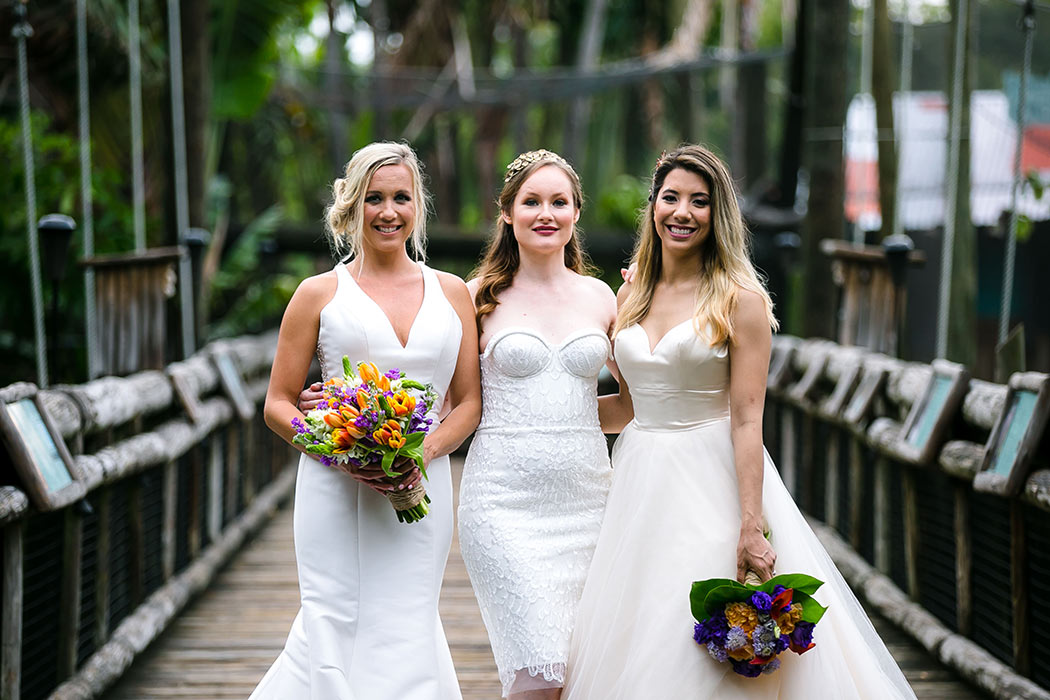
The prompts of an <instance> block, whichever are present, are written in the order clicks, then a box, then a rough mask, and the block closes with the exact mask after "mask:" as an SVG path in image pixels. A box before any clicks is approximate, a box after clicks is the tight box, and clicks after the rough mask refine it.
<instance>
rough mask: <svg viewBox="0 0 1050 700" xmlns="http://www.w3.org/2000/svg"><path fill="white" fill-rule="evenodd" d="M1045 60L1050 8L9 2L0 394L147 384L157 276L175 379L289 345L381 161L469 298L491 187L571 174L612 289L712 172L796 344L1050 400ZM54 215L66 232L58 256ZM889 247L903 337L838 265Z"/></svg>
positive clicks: (978, 2) (990, 2) (315, 0)
mask: <svg viewBox="0 0 1050 700" xmlns="http://www.w3.org/2000/svg"><path fill="white" fill-rule="evenodd" d="M1048 37H1050V3H1047V2H1046V0H1038V1H1036V2H1029V3H1027V4H1026V3H1024V2H1020V1H1019V0H955V1H954V2H941V1H934V2H928V1H926V0H903V1H901V0H872V1H871V2H870V3H866V2H864V0H854V2H846V0H671V1H668V2H647V1H645V0H496V1H493V2H480V1H470V0H466V1H462V2H457V1H455V0H422V1H421V2H404V1H399V0H370V1H368V0H359V1H356V2H349V1H344V0H327V1H324V2H322V1H319V0H302V1H296V0H255V1H254V2H251V3H246V2H216V1H212V0H182V2H160V0H90V1H85V0H80V1H79V2H77V1H75V0H49V1H47V2H42V1H39V2H35V1H32V0H30V1H29V2H20V1H17V0H16V1H14V2H12V1H11V0H5V1H4V2H3V3H2V4H0V162H2V163H3V167H2V171H0V172H2V174H0V198H2V201H3V202H4V206H3V208H2V211H3V213H2V215H0V234H2V235H0V276H2V278H3V286H2V290H3V291H2V293H0V385H4V384H7V383H9V382H12V381H16V380H20V379H28V378H31V377H37V382H38V384H41V385H46V384H47V380H48V379H49V380H50V381H52V382H56V381H63V382H80V381H84V380H86V379H89V378H94V377H96V376H99V375H101V374H104V373H117V374H121V373H124V374H126V373H128V372H130V371H134V370H135V369H140V368H142V367H144V366H147V365H149V364H150V363H148V362H145V363H144V361H143V360H141V359H140V360H138V361H134V362H133V361H131V360H129V361H127V362H125V363H124V364H123V365H122V364H121V362H120V361H118V360H114V359H107V358H106V356H107V353H109V354H112V353H113V352H115V350H113V347H112V346H113V345H114V344H115V342H116V341H114V340H112V338H116V337H118V336H115V335H112V334H111V335H112V337H111V340H110V341H107V340H106V337H105V336H106V334H107V333H110V331H109V329H108V326H107V324H112V323H115V321H113V320H107V319H112V318H115V317H113V316H112V313H113V308H112V307H113V305H114V304H116V305H117V306H119V305H120V300H122V299H123V300H127V299H130V298H132V297H135V296H136V294H135V293H133V292H131V291H129V290H130V289H132V287H128V286H127V285H129V284H130V285H132V286H133V285H134V284H138V283H135V282H129V281H128V280H130V279H137V278H134V274H139V273H138V272H134V271H135V270H139V271H141V270H144V269H146V268H150V269H154V268H156V267H157V265H162V266H163V274H162V278H163V279H162V281H161V282H159V283H158V284H160V286H161V287H162V288H163V289H162V291H163V292H164V295H165V296H164V298H165V299H166V301H159V302H157V301H155V302H152V303H157V304H159V306H158V307H157V308H158V309H160V310H161V311H165V313H163V314H161V316H160V318H162V319H163V321H162V322H163V325H164V328H163V329H160V330H158V332H161V331H163V333H162V335H163V337H164V339H165V340H164V342H163V343H162V352H163V357H162V358H160V361H159V362H154V363H153V364H155V365H156V366H158V367H160V366H163V365H164V362H166V361H171V360H174V359H179V358H180V357H183V356H187V355H188V354H191V353H192V351H193V350H194V349H196V348H197V347H200V346H201V345H203V344H204V343H205V342H207V341H208V340H211V339H214V338H218V337H224V336H231V335H237V334H240V333H244V332H256V331H260V330H264V329H267V328H272V327H275V325H276V324H277V323H278V321H279V317H280V313H281V311H282V310H283V307H284V305H285V304H286V303H287V301H288V299H289V297H290V295H291V293H292V292H293V291H294V289H295V287H296V285H297V283H298V282H299V280H301V279H302V278H303V277H304V276H307V275H309V274H313V273H315V272H317V271H320V270H323V269H327V268H329V267H330V266H331V264H332V258H331V257H330V255H329V253H328V249H327V244H326V243H325V241H324V237H323V227H322V213H323V210H324V207H325V204H326V202H327V201H328V198H329V195H330V184H331V182H332V180H333V179H334V178H336V177H338V176H339V175H340V174H341V170H342V167H343V165H344V164H345V163H346V161H347V160H348V159H349V156H350V154H351V153H352V152H353V151H354V150H355V149H356V148H358V147H360V146H362V145H364V144H366V143H368V142H370V141H374V140H379V139H396V140H408V141H409V142H410V143H411V144H412V145H413V146H414V147H415V148H416V150H417V151H418V152H419V154H420V156H421V158H422V160H423V162H424V164H425V167H426V171H427V175H428V179H429V187H430V189H431V191H432V193H433V195H434V202H435V215H434V217H433V220H432V227H431V231H432V241H431V246H430V257H431V264H432V265H433V266H435V267H438V268H442V269H447V270H450V271H453V272H455V273H457V274H460V275H463V276H466V275H469V273H470V271H471V269H472V268H473V266H474V264H475V261H476V259H477V256H478V253H479V252H480V249H481V245H482V244H483V241H484V238H485V236H486V235H487V232H488V230H489V228H490V226H491V222H492V220H493V217H494V214H495V206H494V200H495V197H496V195H497V193H498V188H499V185H500V184H501V183H502V172H503V169H504V168H505V166H506V164H507V163H508V162H510V161H511V160H512V159H513V158H514V156H515V155H516V154H517V153H519V152H521V151H524V150H528V149H533V148H540V147H543V148H548V149H552V150H556V151H558V152H559V153H561V154H563V155H564V156H565V157H566V158H568V159H569V160H570V161H571V162H573V163H574V164H575V166H576V167H577V169H578V171H579V172H580V175H581V177H582V180H583V184H584V189H585V195H586V205H585V209H584V212H583V217H582V219H581V223H582V226H583V230H584V232H585V236H586V244H587V247H588V249H589V251H590V253H591V256H592V258H593V259H594V261H595V263H596V264H597V265H598V267H599V268H600V269H601V271H602V275H603V276H604V277H605V279H607V280H608V281H609V282H610V283H612V284H613V285H614V287H615V286H616V285H617V283H618V280H619V269H620V267H621V266H623V265H624V264H625V262H626V260H627V258H628V256H629V254H630V250H631V246H632V236H633V231H634V226H635V222H636V216H637V213H638V210H639V208H640V206H641V205H642V204H643V203H644V200H645V196H646V193H647V181H648V176H649V174H650V172H651V169H652V167H653V164H654V162H655V160H656V158H657V157H658V156H659V154H660V152H661V151H663V150H665V149H669V148H672V147H674V146H675V145H677V144H678V143H680V142H683V141H694V142H700V143H703V144H705V145H708V146H710V147H711V148H713V149H714V150H715V151H717V152H718V153H720V154H722V155H723V156H724V157H725V159H726V160H727V161H728V162H729V163H730V165H731V167H732V169H733V172H734V175H735V177H736V178H737V182H738V185H739V190H740V193H741V196H742V201H743V203H744V209H745V212H746V215H747V217H748V221H749V224H750V226H751V228H752V230H753V231H754V255H755V260H756V263H757V264H758V266H759V267H760V268H761V269H762V271H763V272H764V273H765V275H766V276H767V278H768V281H769V285H770V288H771V290H772V291H773V293H774V301H775V303H776V305H777V313H778V316H780V318H781V320H782V324H783V330H784V331H786V332H789V333H792V334H794V335H799V336H806V337H812V336H823V337H830V338H837V339H839V340H840V342H842V341H848V342H854V343H857V344H861V345H867V346H868V347H873V348H875V349H881V350H883V351H888V352H891V353H893V354H897V355H900V356H902V357H904V358H906V359H913V360H918V361H924V362H925V361H929V360H931V359H933V358H934V357H948V358H950V359H953V360H956V361H958V362H962V363H963V364H966V365H968V366H970V367H971V368H973V370H974V373H975V374H976V375H977V376H982V377H987V378H992V377H993V376H995V375H996V374H999V375H1000V376H1006V374H1008V371H1007V370H1012V369H1022V368H1027V369H1037V370H1042V371H1047V370H1050V314H1048V313H1047V312H1046V310H1045V308H1044V307H1043V303H1044V302H1043V297H1044V296H1045V293H1044V292H1040V291H1039V290H1038V289H1037V287H1036V285H1037V283H1038V279H1039V278H1040V274H1041V272H1042V270H1043V269H1044V268H1045V267H1046V266H1047V263H1048V262H1050V224H1048V223H1047V220H1048V218H1050V194H1046V193H1044V188H1045V187H1046V185H1047V184H1048V183H1050V41H1048V40H1047V38H1048ZM20 51H22V52H23V54H24V55H23V60H22V61H21V62H20V60H19V53H20ZM20 73H24V75H20ZM1022 101H1024V102H1025V104H1026V109H1025V110H1024V113H1023V114H1021V113H1020V111H1019V107H1020V103H1021V102H1022ZM26 125H29V126H30V131H31V144H30V147H29V148H28V149H27V148H26V145H25V144H26V141H25V139H24V138H23V134H24V133H25V132H26V128H25V127H26ZM1019 145H1020V151H1019V150H1018V146H1019ZM27 154H28V155H27ZM1018 155H1019V156H1020V157H1019V158H1018V157H1017V156H1018ZM30 156H31V157H30ZM27 167H28V168H29V170H30V171H31V175H32V176H31V177H30V178H27ZM29 185H32V187H31V188H30V187H29ZM30 189H32V192H30ZM27 208H31V209H32V211H29V212H28V213H27ZM50 213H58V214H65V215H68V216H70V217H72V218H73V219H74V221H73V222H66V223H65V224H63V225H62V226H58V227H57V228H58V229H63V227H64V229H68V230H71V231H72V242H71V244H70V245H69V247H68V248H66V249H62V246H63V245H65V244H64V242H62V239H61V236H59V238H57V239H51V238H49V237H48V236H49V235H51V233H49V232H51V231H52V229H55V226H54V225H52V226H51V227H49V226H47V225H41V226H38V225H37V224H38V222H39V218H40V217H42V216H44V215H45V214H50ZM884 214H885V215H884ZM61 232H62V231H61V230H60V231H59V233H61ZM67 233H68V232H67ZM894 233H897V234H906V235H907V236H908V237H909V238H910V241H911V244H912V245H913V246H914V248H915V250H916V251H919V253H921V255H916V254H915V253H912V265H910V266H908V265H905V266H904V270H903V272H902V274H903V277H902V278H901V280H900V284H899V285H897V287H895V288H894V289H896V288H898V287H899V288H900V289H901V290H904V289H906V290H907V295H906V301H905V296H904V295H903V294H900V295H899V296H894V300H895V302H894V309H895V310H896V311H899V313H897V314H896V315H895V316H893V318H892V319H891V322H889V325H886V323H882V322H880V323H876V322H875V321H874V320H872V319H871V318H868V317H867V316H865V314H866V313H867V314H869V315H871V314H874V313H875V312H874V311H872V310H870V309H869V310H868V311H865V309H867V307H866V306H865V305H864V304H861V307H858V308H860V311H859V312H858V311H857V308H853V307H851V306H850V304H851V303H852V302H850V301H849V297H850V294H851V292H850V290H851V285H856V284H860V285H865V284H868V283H869V282H870V279H869V278H870V271H869V273H867V274H868V277H864V275H865V273H863V270H862V271H861V272H860V273H857V271H856V270H854V267H855V266H851V265H852V263H851V261H852V260H853V258H851V257H849V255H850V254H849V253H848V252H847V253H843V252H842V250H845V249H846V248H850V249H852V246H853V245H854V244H868V245H869V246H871V247H870V248H867V249H863V250H867V251H869V252H871V253H872V254H873V255H881V254H882V252H881V251H882V250H883V246H882V245H881V244H882V242H883V241H884V240H886V239H887V237H889V236H891V235H892V234H894ZM34 237H35V238H36V240H37V241H38V242H36V243H34V242H33V241H34ZM825 240H830V241H840V242H841V243H842V244H843V246H840V248H841V249H840V248H835V246H833V245H829V244H825V246H824V249H822V248H821V241H825ZM894 240H897V239H894ZM1011 240H1012V241H1015V245H1016V248H1015V250H1014V251H1013V252H1011V251H1009V250H1008V248H1009V247H1010V246H1008V245H1007V242H1008V241H1011ZM56 241H57V242H56ZM35 247H39V250H38V251H37V252H36V253H34V250H33V249H34V248H35ZM856 250H861V249H859V248H858V249H856ZM836 251H837V252H836ZM844 255H845V256H846V257H843V256H844ZM151 256H152V257H151ZM165 256H168V257H165ZM34 259H36V262H34ZM151 265H152V266H153V267H152V268H151V267H150V266H151ZM117 268H119V269H122V270H125V272H126V274H125V275H124V277H120V279H123V280H124V281H123V282H119V281H114V280H115V279H116V278H115V277H114V274H115V273H114V272H113V270H114V269H117ZM851 271H852V272H851ZM854 273H856V274H859V275H860V278H858V279H859V281H857V280H854V279H853V277H852V276H851V275H854ZM122 274H123V273H122ZM143 274H145V273H143ZM129 275H130V277H129ZM110 278H113V279H110ZM106 280H109V281H106ZM180 280H187V283H186V284H178V283H177V282H178V281H180ZM1004 282H1005V284H1004ZM121 284H124V285H125V286H124V287H121V286H120V285H121ZM106 285H109V286H108V287H107V286H106ZM37 289H39V291H35V290H37ZM136 289H137V288H136ZM887 289H889V288H887ZM107 290H108V291H107ZM889 291H890V293H892V292H893V289H889ZM869 292H872V290H871V289H868V290H867V291H865V292H864V294H866V295H868V296H870V294H869ZM107 294H108V295H109V301H108V302H107V301H106V295H107ZM862 296H863V295H862ZM876 296H877V294H876ZM865 298H867V297H865ZM898 299H899V300H900V303H899V304H897V302H896V300H898ZM31 300H32V303H30V301H31ZM865 303H867V302H865ZM854 306H855V305H854ZM851 308H852V309H853V310H852V311H851ZM858 313H859V316H858ZM107 314H110V315H109V316H107ZM851 314H853V315H852V316H851ZM1004 318H1005V321H1004ZM880 324H881V325H880ZM869 326H870V327H869ZM40 328H43V329H45V330H44V332H43V333H41V331H40ZM90 328H97V329H99V330H98V333H99V334H101V335H102V336H103V337H102V338H101V339H100V340H98V341H97V342H94V345H98V346H99V347H93V342H91V336H92V333H91V332H90V331H89V329H90ZM880 329H882V330H880ZM886 329H889V330H886ZM1003 329H1005V330H1003ZM884 331H885V332H892V333H893V334H896V333H898V332H899V338H900V340H899V342H897V341H896V339H894V341H893V342H892V343H891V344H888V345H885V344H884V345H885V347H883V345H880V342H881V341H878V340H877V339H873V335H872V334H875V335H878V334H880V333H883V332H884ZM114 333H115V331H114ZM851 334H852V335H851ZM865 334H867V335H865ZM866 337H867V338H868V340H867V341H866V340H864V338H866ZM894 338H896V335H894ZM1009 338H1013V340H1012V346H1011V344H1010V343H1008V342H1006V341H1007V340H1008V339H1009ZM42 339H43V340H42ZM107 342H108V343H109V345H108V346H107ZM117 344H119V343H117ZM41 345H46V346H47V347H46V354H47V355H48V359H47V361H46V362H45V363H43V364H44V365H45V374H49V375H50V376H48V377H47V378H46V379H44V381H40V369H41V360H40V357H39V356H40V354H41ZM107 347H108V348H109V349H107ZM1004 348H1005V350H1004ZM1011 348H1012V349H1011ZM1018 348H1019V349H1018ZM48 370H49V371H48ZM1003 371H1006V374H1003Z"/></svg>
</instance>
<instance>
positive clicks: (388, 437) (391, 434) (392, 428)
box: [372, 420, 405, 450]
mask: <svg viewBox="0 0 1050 700" xmlns="http://www.w3.org/2000/svg"><path fill="white" fill-rule="evenodd" d="M372 439H373V440H375V441H376V442H377V443H379V444H380V445H386V446H388V447H391V448H393V449H395V450H397V449H400V448H402V447H404V446H405V438H404V437H403V436H402V435H401V426H400V425H398V423H397V421H395V420H388V421H387V422H386V423H384V424H383V425H381V426H380V427H379V428H377V429H376V430H374V431H372Z"/></svg>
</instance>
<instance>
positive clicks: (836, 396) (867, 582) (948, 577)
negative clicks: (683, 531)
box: [764, 336, 1050, 698]
mask: <svg viewBox="0 0 1050 700" xmlns="http://www.w3.org/2000/svg"><path fill="white" fill-rule="evenodd" d="M770 367H771V369H770V374H769V379H768V387H767V388H768V392H767V404H766V416H765V422H764V426H765V432H766V435H765V442H766V446H767V448H768V449H769V451H770V453H771V455H772V456H773V458H774V460H775V461H776V462H777V464H778V467H779V469H780V472H781V475H782V477H783V478H784V481H785V483H786V484H787V486H788V488H789V490H791V492H792V493H793V495H794V496H795V498H796V500H797V502H798V503H799V505H800V507H801V508H802V509H803V510H804V511H806V512H807V513H808V514H809V515H810V516H811V520H813V522H814V527H815V529H816V530H817V532H818V534H820V535H821V536H822V539H823V540H824V542H825V544H826V545H827V546H828V548H829V551H830V552H831V553H832V555H833V558H835V560H836V563H837V564H838V565H839V568H840V570H842V572H843V574H844V576H845V577H846V579H847V580H848V581H849V582H850V584H851V585H853V587H854V588H855V589H856V590H857V591H858V593H859V594H860V595H861V597H862V598H865V599H866V600H867V602H868V603H869V604H871V605H873V606H874V607H875V608H877V609H878V610H879V611H880V612H882V613H883V614H884V615H885V616H887V617H889V618H890V619H891V620H893V621H894V622H896V623H897V624H898V625H900V626H901V627H903V628H904V629H905V630H907V631H908V632H910V633H911V634H912V635H913V636H914V637H915V638H916V639H918V640H919V641H920V642H921V643H922V644H923V645H924V646H925V647H926V648H927V649H928V650H929V651H930V652H931V653H933V655H934V656H936V657H938V658H940V659H941V660H942V661H943V662H945V663H946V664H948V665H949V666H952V667H954V668H955V669H956V670H958V671H959V672H960V673H961V674H962V675H963V676H964V677H966V678H967V679H968V680H970V681H971V682H972V683H974V684H975V685H977V686H979V687H981V688H983V689H984V690H985V691H987V692H989V693H990V694H991V695H992V696H994V697H1000V698H1007V697H1009V698H1013V697H1019V698H1050V692H1048V691H1047V689H1048V688H1050V663H1047V662H1046V659H1047V658H1050V458H1048V452H1050V449H1048V448H1050V444H1048V443H1050V439H1048V438H1047V433H1048V432H1050V431H1048V430H1047V428H1046V415H1047V411H1048V402H1050V395H1048V386H1047V379H1048V378H1047V375H1042V374H1035V373H1028V374H1017V375H1014V376H1013V377H1012V378H1011V381H1010V384H1009V386H1004V385H997V384H991V383H988V382H984V381H980V380H971V379H969V377H968V374H967V372H966V370H965V369H964V368H962V367H960V366H958V365H952V364H950V363H944V362H939V361H938V362H935V363H934V364H933V365H920V364H914V363H904V362H900V361H898V360H894V359H892V358H889V357H886V356H884V355H877V354H872V353H868V352H866V351H864V350H862V349H859V348H852V347H843V346H840V345H837V344H835V343H832V342H830V341H823V340H806V341H802V340H799V339H797V338H792V337H789V336H780V337H777V338H776V339H775V340H774V351H773V357H772V360H771V363H770Z"/></svg>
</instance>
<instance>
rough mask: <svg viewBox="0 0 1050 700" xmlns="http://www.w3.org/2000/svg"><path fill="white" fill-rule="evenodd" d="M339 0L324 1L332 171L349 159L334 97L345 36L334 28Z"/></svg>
mask: <svg viewBox="0 0 1050 700" xmlns="http://www.w3.org/2000/svg"><path fill="white" fill-rule="evenodd" d="M339 2H340V0H327V5H328V40H327V41H326V42H325V57H324V65H325V77H324V81H325V93H326V95H327V97H328V98H329V102H328V149H329V151H328V152H329V153H330V154H331V156H330V157H331V162H332V172H336V173H340V175H342V173H341V171H342V168H343V165H345V164H346V162H347V161H348V160H350V154H349V153H347V143H346V126H347V117H346V113H345V112H344V111H343V108H342V106H341V101H340V100H338V99H335V98H336V97H337V96H338V95H339V94H341V92H342V90H343V86H344V85H345V81H344V80H343V66H344V64H345V61H344V60H343V43H344V42H345V41H346V35H344V34H343V33H342V32H339V31H336V28H335V12H336V9H337V8H338V5H339Z"/></svg>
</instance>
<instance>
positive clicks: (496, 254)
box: [473, 149, 591, 333]
mask: <svg viewBox="0 0 1050 700" xmlns="http://www.w3.org/2000/svg"><path fill="white" fill-rule="evenodd" d="M548 165H550V166H553V167H556V168H558V169H560V170H561V171H562V172H564V173H565V174H566V175H567V176H568V178H569V183H570V186H571V188H572V200H573V204H575V206H576V209H577V210H580V209H582V208H583V188H582V187H581V186H580V177H579V176H578V175H577V174H576V171H575V170H573V168H572V166H571V165H569V163H568V161H566V160H565V159H564V158H562V157H561V156H559V155H558V154H557V153H552V152H551V151H547V150H542V149H541V150H538V151H529V152H527V153H522V154H521V155H520V156H518V157H517V158H515V159H514V160H513V161H512V162H511V164H510V165H508V166H507V174H506V176H505V177H504V178H503V189H502V190H500V193H499V199H498V200H497V203H498V204H499V213H498V214H496V225H495V226H494V227H493V232H492V236H491V238H489V242H488V243H487V244H486V246H485V252H484V253H483V254H482V256H481V262H480V263H478V267H477V269H476V270H475V272H474V275H473V276H474V277H475V278H476V279H478V280H480V282H479V283H478V291H477V293H476V294H475V295H474V306H475V307H476V308H477V322H478V332H479V333H480V332H481V324H482V320H483V318H484V317H485V316H486V315H488V314H490V313H492V312H493V311H495V310H496V307H497V306H499V295H500V293H502V292H503V291H504V290H506V289H507V288H508V287H509V286H510V285H511V283H512V282H513V281H514V275H515V274H516V273H517V271H518V266H519V265H520V264H521V255H520V254H519V252H518V241H517V240H516V239H515V238H514V226H513V225H512V224H509V223H507V222H506V221H504V220H503V214H506V215H507V216H508V217H509V216H510V213H511V211H512V210H513V208H514V198H515V197H517V196H518V191H519V190H521V186H522V185H523V184H525V181H526V180H528V179H529V177H530V176H531V175H532V174H533V173H534V172H536V171H537V170H539V169H540V168H542V167H545V166H548ZM565 267H567V268H569V269H570V270H572V271H573V272H576V273H578V274H581V275H586V274H589V273H590V271H591V265H590V262H589V261H588V259H587V254H586V253H585V252H584V250H583V246H582V245H581V244H580V231H579V227H577V226H576V225H575V224H574V225H573V229H572V236H570V238H569V242H568V243H567V244H566V245H565Z"/></svg>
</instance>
